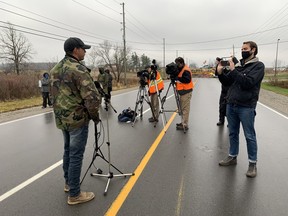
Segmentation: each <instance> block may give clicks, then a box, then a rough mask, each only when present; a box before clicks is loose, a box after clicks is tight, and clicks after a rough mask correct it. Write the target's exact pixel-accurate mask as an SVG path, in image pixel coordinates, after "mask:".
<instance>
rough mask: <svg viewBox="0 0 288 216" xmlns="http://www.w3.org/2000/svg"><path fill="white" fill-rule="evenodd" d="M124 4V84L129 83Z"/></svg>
mask: <svg viewBox="0 0 288 216" xmlns="http://www.w3.org/2000/svg"><path fill="white" fill-rule="evenodd" d="M121 5H122V9H123V12H122V15H123V22H122V24H123V46H124V62H123V63H124V85H125V86H126V85H127V79H126V72H127V59H126V26H125V10H124V2H123V3H122V4H121Z"/></svg>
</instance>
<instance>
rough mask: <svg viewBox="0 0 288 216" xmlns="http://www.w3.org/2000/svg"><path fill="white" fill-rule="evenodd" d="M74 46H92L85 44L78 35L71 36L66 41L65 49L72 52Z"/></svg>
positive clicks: (83, 47) (86, 47)
mask: <svg viewBox="0 0 288 216" xmlns="http://www.w3.org/2000/svg"><path fill="white" fill-rule="evenodd" d="M74 48H82V49H90V48H91V46H90V45H87V44H84V42H83V41H82V40H81V39H80V38H77V37H70V38H68V39H67V40H66V41H65V43H64V51H65V52H72V51H73V50H74Z"/></svg>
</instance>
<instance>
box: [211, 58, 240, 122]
mask: <svg viewBox="0 0 288 216" xmlns="http://www.w3.org/2000/svg"><path fill="white" fill-rule="evenodd" d="M232 60H233V62H234V64H235V65H236V64H237V63H238V60H237V59H236V58H235V57H233V59H232ZM218 64H222V66H229V65H228V64H229V62H228V61H224V59H223V58H219V57H217V58H216V70H215V75H216V76H218V72H217V66H218ZM222 73H229V70H226V67H224V69H223V71H222ZM229 87H230V86H229V85H223V84H222V83H221V94H220V98H219V121H218V122H217V124H216V125H217V126H222V125H224V122H225V116H226V104H227V99H226V97H227V92H228V89H229Z"/></svg>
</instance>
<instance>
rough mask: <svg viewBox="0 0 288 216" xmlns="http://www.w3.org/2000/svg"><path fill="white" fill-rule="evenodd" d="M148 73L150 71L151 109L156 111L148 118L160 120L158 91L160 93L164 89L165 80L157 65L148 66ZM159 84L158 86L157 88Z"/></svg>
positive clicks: (151, 120) (150, 120)
mask: <svg viewBox="0 0 288 216" xmlns="http://www.w3.org/2000/svg"><path fill="white" fill-rule="evenodd" d="M146 69H147V71H148V73H149V78H148V80H147V82H148V86H149V90H148V93H149V95H150V101H151V109H152V110H153V112H154V117H155V118H153V116H152V117H150V118H149V119H148V120H149V122H155V121H156V122H158V117H159V100H158V93H159V94H160V93H161V91H162V90H163V89H164V82H163V80H162V77H161V75H160V73H159V71H157V66H156V65H151V66H148V67H146ZM156 86H157V88H156Z"/></svg>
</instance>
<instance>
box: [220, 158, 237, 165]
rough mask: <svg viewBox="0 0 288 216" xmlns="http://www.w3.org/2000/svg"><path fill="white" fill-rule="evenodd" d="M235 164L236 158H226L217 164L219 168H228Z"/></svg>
mask: <svg viewBox="0 0 288 216" xmlns="http://www.w3.org/2000/svg"><path fill="white" fill-rule="evenodd" d="M235 164H237V157H231V156H228V157H227V158H225V159H223V160H221V161H220V162H219V165H220V166H230V165H235Z"/></svg>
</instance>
